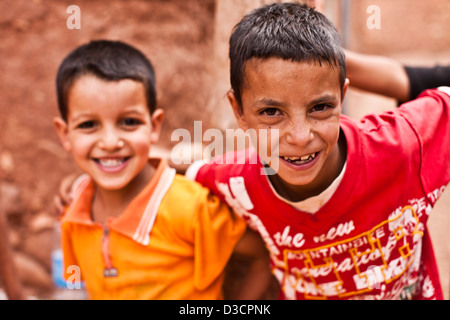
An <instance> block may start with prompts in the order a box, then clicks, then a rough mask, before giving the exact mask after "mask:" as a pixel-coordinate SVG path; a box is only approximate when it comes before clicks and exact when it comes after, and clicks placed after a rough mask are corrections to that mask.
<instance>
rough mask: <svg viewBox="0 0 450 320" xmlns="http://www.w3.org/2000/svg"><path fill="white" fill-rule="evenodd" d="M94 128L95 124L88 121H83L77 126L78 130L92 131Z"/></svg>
mask: <svg viewBox="0 0 450 320" xmlns="http://www.w3.org/2000/svg"><path fill="white" fill-rule="evenodd" d="M95 126H96V122H95V121H92V120H89V121H84V122H82V123H80V124H79V125H77V128H78V129H92V128H94V127H95Z"/></svg>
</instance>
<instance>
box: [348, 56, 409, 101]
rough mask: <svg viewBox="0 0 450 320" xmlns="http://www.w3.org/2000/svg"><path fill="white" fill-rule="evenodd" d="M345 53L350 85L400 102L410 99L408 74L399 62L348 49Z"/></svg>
mask: <svg viewBox="0 0 450 320" xmlns="http://www.w3.org/2000/svg"><path fill="white" fill-rule="evenodd" d="M345 55H346V62H347V77H348V78H349V79H350V86H353V87H355V88H358V89H361V90H365V91H370V92H373V93H377V94H381V95H384V96H387V97H391V98H395V99H396V100H397V101H398V102H400V103H401V102H405V101H408V100H409V99H410V98H409V97H410V83H409V79H408V75H407V73H406V71H405V67H404V66H403V65H402V64H401V63H400V62H398V61H396V60H394V59H391V58H388V57H383V56H376V55H366V54H360V53H356V52H353V51H349V50H345Z"/></svg>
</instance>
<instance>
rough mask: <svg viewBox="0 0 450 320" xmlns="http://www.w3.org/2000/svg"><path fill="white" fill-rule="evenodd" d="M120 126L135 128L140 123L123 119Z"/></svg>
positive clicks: (131, 119) (139, 121) (130, 119)
mask: <svg viewBox="0 0 450 320" xmlns="http://www.w3.org/2000/svg"><path fill="white" fill-rule="evenodd" d="M122 124H123V125H125V126H137V125H140V124H142V121H141V120H139V119H135V118H125V119H123V120H122Z"/></svg>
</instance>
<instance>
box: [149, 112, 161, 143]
mask: <svg viewBox="0 0 450 320" xmlns="http://www.w3.org/2000/svg"><path fill="white" fill-rule="evenodd" d="M163 120H164V110H163V109H156V110H155V111H153V113H152V116H151V121H152V132H151V136H150V142H151V143H157V142H158V141H159V134H160V133H161V127H162V123H163Z"/></svg>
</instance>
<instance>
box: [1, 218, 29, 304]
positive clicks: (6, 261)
mask: <svg viewBox="0 0 450 320" xmlns="http://www.w3.org/2000/svg"><path fill="white" fill-rule="evenodd" d="M7 231H8V226H7V221H6V217H5V215H4V213H3V212H2V211H0V261H1V263H0V278H1V279H2V280H3V283H4V285H5V290H6V294H7V296H8V299H10V300H22V299H24V298H25V297H24V294H23V291H22V286H21V284H20V281H19V278H18V276H17V272H16V269H15V267H14V261H13V256H12V250H11V247H10V245H9V240H8V232H7Z"/></svg>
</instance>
